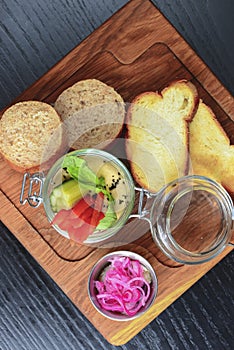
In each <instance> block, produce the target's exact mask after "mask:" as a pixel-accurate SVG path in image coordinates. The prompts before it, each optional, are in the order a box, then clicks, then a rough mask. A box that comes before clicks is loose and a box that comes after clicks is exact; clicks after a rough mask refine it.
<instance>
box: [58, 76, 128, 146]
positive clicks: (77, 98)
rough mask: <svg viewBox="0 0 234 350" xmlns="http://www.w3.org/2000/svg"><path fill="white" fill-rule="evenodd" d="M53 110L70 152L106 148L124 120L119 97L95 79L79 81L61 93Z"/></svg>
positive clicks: (123, 106)
mask: <svg viewBox="0 0 234 350" xmlns="http://www.w3.org/2000/svg"><path fill="white" fill-rule="evenodd" d="M55 109H56V111H57V112H58V113H59V115H60V116H61V118H62V120H63V122H64V124H65V127H66V130H67V134H68V139H69V146H70V147H71V148H73V149H82V148H105V147H106V146H107V145H109V144H110V143H111V142H112V141H113V140H115V139H116V137H117V136H118V135H119V134H120V132H121V130H122V127H123V124H124V119H125V105H124V101H123V99H122V97H121V96H120V95H119V94H118V93H117V92H116V91H115V90H114V89H113V88H112V87H111V86H109V85H106V84H105V83H103V82H101V81H99V80H96V79H87V80H82V81H79V82H78V83H76V84H74V85H72V86H71V87H69V88H68V89H66V90H64V91H63V92H62V93H61V94H60V95H59V96H58V98H57V100H56V102H55Z"/></svg>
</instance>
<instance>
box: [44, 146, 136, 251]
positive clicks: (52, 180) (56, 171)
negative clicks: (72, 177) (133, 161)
mask: <svg viewBox="0 0 234 350" xmlns="http://www.w3.org/2000/svg"><path fill="white" fill-rule="evenodd" d="M67 155H74V156H77V157H82V158H84V159H85V158H86V157H87V159H88V158H89V160H90V159H92V157H93V160H95V159H97V158H98V159H99V160H102V161H104V162H111V165H112V166H114V167H115V168H116V170H117V171H118V172H119V173H120V174H121V176H122V177H123V178H124V181H125V187H126V196H127V200H128V204H127V205H126V206H125V208H124V210H123V213H122V214H121V216H120V217H119V218H118V220H116V223H115V224H114V225H113V226H111V227H110V228H108V229H106V230H102V231H95V232H94V233H93V234H91V235H90V236H89V237H88V238H87V239H86V240H85V241H84V242H83V244H87V245H98V243H100V242H104V241H105V240H107V239H110V238H111V237H113V236H114V235H115V234H116V232H118V231H119V230H120V229H121V227H123V226H124V224H125V223H126V221H127V220H128V219H129V216H130V214H131V212H132V209H133V205H134V201H135V187H134V183H133V180H132V177H131V175H130V173H129V171H128V169H127V168H126V167H125V166H124V164H123V163H122V162H121V161H120V160H119V159H118V158H116V157H115V156H113V155H111V154H110V153H107V152H105V151H100V150H97V149H84V150H77V151H73V152H70V153H68V154H66V155H65V156H63V157H61V158H60V159H58V160H57V162H56V163H55V164H54V165H53V166H52V168H51V169H50V170H49V172H48V174H47V176H46V178H45V182H44V186H43V193H42V197H43V204H44V208H45V212H46V215H47V218H48V220H49V222H50V223H51V222H52V220H53V218H54V216H55V213H54V212H53V210H52V209H51V205H50V194H51V192H52V190H53V188H54V187H55V184H56V183H57V184H60V183H61V182H62V180H61V178H62V175H61V166H62V163H63V160H64V158H65V157H66V156H67ZM53 227H54V228H55V229H56V231H57V232H58V233H60V234H61V235H63V236H64V237H66V238H69V236H68V233H67V232H66V231H64V230H62V229H60V228H59V227H58V226H57V225H53Z"/></svg>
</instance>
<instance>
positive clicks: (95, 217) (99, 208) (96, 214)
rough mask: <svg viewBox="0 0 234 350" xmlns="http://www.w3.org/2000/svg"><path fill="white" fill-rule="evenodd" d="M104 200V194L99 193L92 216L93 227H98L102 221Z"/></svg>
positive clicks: (91, 223)
mask: <svg viewBox="0 0 234 350" xmlns="http://www.w3.org/2000/svg"><path fill="white" fill-rule="evenodd" d="M103 201H104V194H103V193H98V194H97V198H96V201H95V203H94V210H93V214H92V218H91V221H90V225H91V226H93V227H96V226H97V224H98V223H99V221H100V220H99V215H100V213H101V212H102V206H103Z"/></svg>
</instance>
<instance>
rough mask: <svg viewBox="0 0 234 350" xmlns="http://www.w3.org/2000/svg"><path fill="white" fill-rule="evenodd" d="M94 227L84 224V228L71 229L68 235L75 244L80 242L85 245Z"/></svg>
mask: <svg viewBox="0 0 234 350" xmlns="http://www.w3.org/2000/svg"><path fill="white" fill-rule="evenodd" d="M94 229H95V228H94V227H92V226H90V225H89V224H87V223H84V224H83V225H82V226H80V227H79V228H76V229H75V228H74V227H73V229H71V230H70V231H69V232H68V234H69V236H70V238H71V239H72V240H74V241H75V242H78V243H83V242H84V241H85V240H86V239H87V238H88V236H89V235H90V234H91V233H93V231H94Z"/></svg>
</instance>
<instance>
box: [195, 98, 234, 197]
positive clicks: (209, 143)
mask: <svg viewBox="0 0 234 350" xmlns="http://www.w3.org/2000/svg"><path fill="white" fill-rule="evenodd" d="M189 129H190V157H191V162H192V171H193V173H194V174H197V175H203V176H207V177H209V178H211V179H214V180H216V181H217V182H219V183H221V184H222V185H223V186H224V187H225V188H226V189H227V190H228V191H229V192H232V193H234V146H233V145H230V140H229V138H228V136H227V134H226V133H225V131H224V130H223V128H222V126H221V125H220V124H219V122H218V120H217V119H216V116H215V114H214V113H213V111H212V110H211V108H210V107H208V106H207V105H206V104H205V103H203V102H202V100H200V103H199V107H198V110H197V113H196V114H195V116H194V118H193V121H192V122H191V124H190V126H189Z"/></svg>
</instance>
